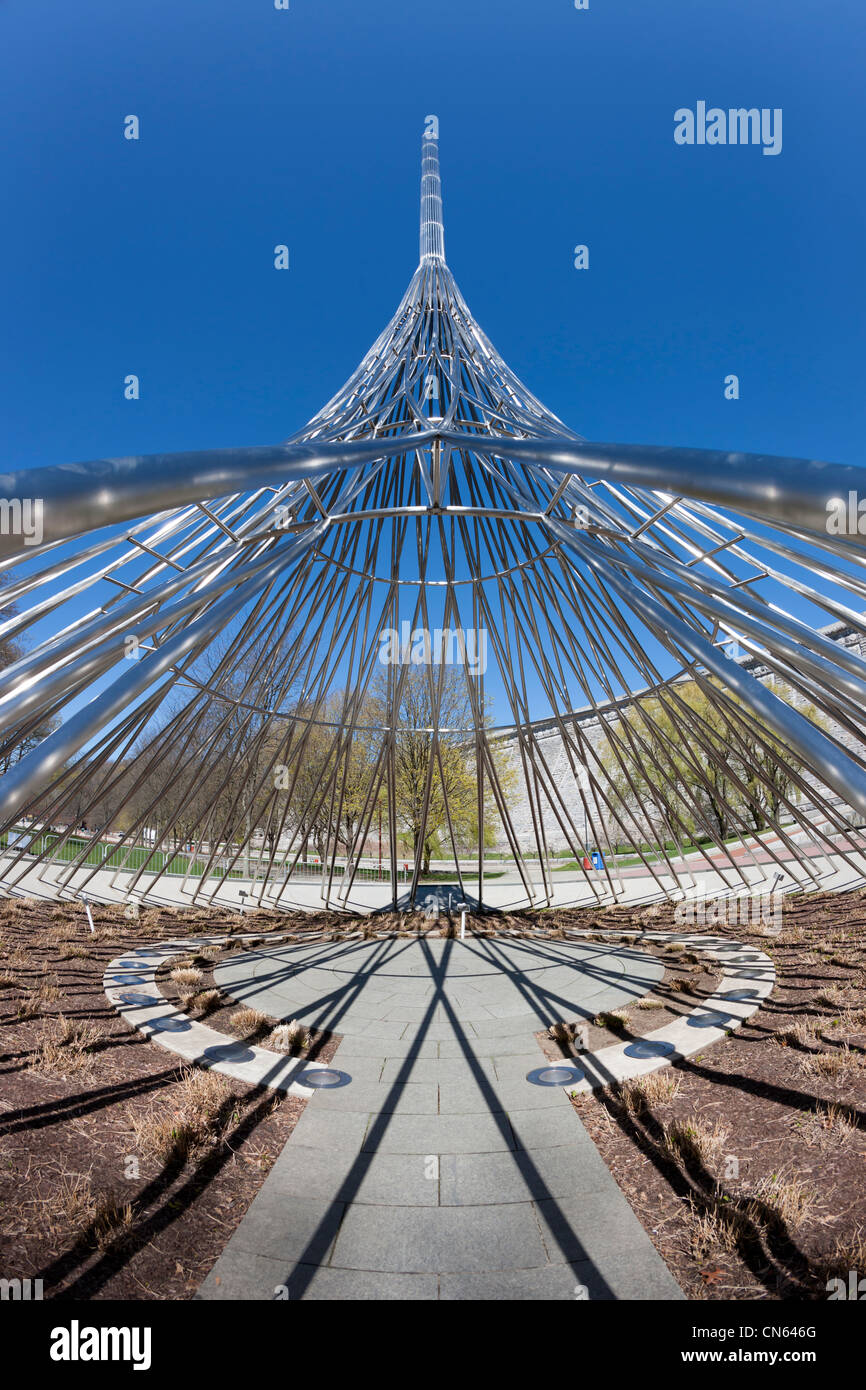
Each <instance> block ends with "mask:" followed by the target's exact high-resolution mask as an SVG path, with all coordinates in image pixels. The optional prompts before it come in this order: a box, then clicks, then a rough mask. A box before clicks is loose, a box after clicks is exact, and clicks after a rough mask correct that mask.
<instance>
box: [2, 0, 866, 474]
mask: <svg viewBox="0 0 866 1390" xmlns="http://www.w3.org/2000/svg"><path fill="white" fill-rule="evenodd" d="M864 25H866V11H864V6H863V4H862V0H838V3H835V4H833V5H832V6H823V7H821V6H818V5H815V4H813V3H806V0H785V2H784V3H783V2H782V0H728V2H727V3H725V4H708V3H696V0H656V3H652V4H650V3H647V0H590V7H589V9H588V10H586V11H577V10H575V9H574V6H573V3H572V0H435V3H433V4H428V3H417V2H415V3H413V2H412V0H364V3H362V4H360V3H358V0H291V8H290V9H289V10H288V11H277V10H275V9H274V8H273V2H272V0H148V3H147V4H122V3H118V0H77V2H76V4H74V5H59V4H55V5H50V6H44V5H37V4H34V3H33V0H4V3H2V5H0V76H2V81H0V102H2V106H3V124H4V127H5V135H4V141H3V145H4V150H3V155H2V162H3V186H4V191H5V194H6V214H5V216H4V219H3V226H2V230H0V240H2V271H3V333H2V342H3V347H2V352H3V357H2V371H0V393H2V418H3V422H4V426H3V437H4V451H3V452H4V458H5V460H6V461H7V466H11V467H13V468H17V467H25V466H38V465H40V464H56V463H61V462H66V461H74V460H77V459H87V458H95V457H100V456H103V455H113V454H128V453H143V452H148V451H156V450H160V451H161V450H171V449H190V448H203V447H206V446H208V445H211V444H225V445H230V444H247V443H249V444H253V443H255V444H262V443H267V442H270V441H272V440H277V439H281V438H284V437H285V436H286V435H288V434H290V433H291V432H293V431H294V430H295V429H297V428H299V427H300V426H301V425H302V424H303V423H304V421H305V420H306V419H307V418H308V417H309V416H310V415H311V414H313V413H314V411H315V410H316V408H317V407H318V406H319V405H321V404H322V402H323V401H324V400H325V399H326V397H327V396H329V395H330V394H331V393H332V391H333V390H335V389H336V387H337V386H338V385H339V384H340V383H341V382H342V380H343V379H344V378H345V377H346V376H347V374H348V373H349V371H350V370H351V368H352V367H353V366H354V365H355V363H356V361H357V360H358V358H359V357H360V356H361V355H362V353H363V352H364V350H365V349H366V347H367V346H368V345H369V343H370V342H371V341H372V339H373V338H374V337H375V335H376V334H377V333H378V331H379V329H380V328H381V327H382V326H383V324H384V323H385V321H386V319H387V317H388V316H389V315H390V313H391V312H392V310H393V308H394V306H395V304H396V301H397V300H398V298H399V296H400V294H401V293H402V290H403V288H404V286H405V283H406V281H407V280H408V278H409V276H410V274H411V272H412V270H413V268H414V266H415V264H416V262H417V218H418V183H419V143H420V134H421V129H422V120H423V117H424V116H425V115H427V114H428V113H431V112H435V113H436V114H438V115H439V117H440V121H441V141H440V147H441V160H442V171H443V182H444V196H445V220H446V248H447V253H448V261H449V264H450V265H451V267H452V269H453V270H454V272H455V274H456V275H457V278H458V281H459V283H460V285H461V287H462V289H463V291H464V293H465V295H466V296H467V298H468V300H469V303H470V305H471V306H472V308H473V311H474V313H475V315H476V316H477V318H478V320H479V322H480V323H481V324H482V326H483V327H484V328H485V329H486V331H487V332H488V334H489V335H490V336H491V338H492V339H493V341H494V343H495V344H496V345H497V347H498V348H499V350H500V351H501V352H502V353H503V355H504V356H505V357H506V359H507V360H508V361H509V362H510V363H511V365H512V366H513V367H514V368H515V370H517V372H518V373H519V374H520V375H521V376H522V377H523V378H524V380H525V381H526V382H527V384H528V385H529V386H530V387H531V388H532V389H533V390H534V391H535V392H536V393H537V394H538V395H540V396H541V398H542V399H543V400H544V401H545V402H546V403H547V404H548V405H550V406H551V408H552V409H553V410H555V411H556V412H557V414H559V415H560V416H561V417H562V418H563V419H564V420H565V421H566V422H567V423H568V424H570V425H571V426H572V427H573V428H576V429H578V430H580V431H581V432H582V433H583V434H585V435H587V436H588V437H590V438H596V439H606V440H625V441H638V442H646V443H655V444H664V443H670V444H694V445H704V446H707V447H715V446H729V447H733V448H742V449H750V450H756V451H764V450H767V451H771V452H777V453H787V454H794V455H799V454H802V455H811V456H817V457H824V458H829V459H832V460H837V461H840V462H848V463H860V462H861V461H862V452H863V451H862V438H863V434H864V423H866V420H864V392H863V365H864V329H863V324H864V275H863V262H862V257H863V244H864V192H863V154H862V139H863V129H864V105H866V98H864V83H863V69H864V57H866V44H864ZM698 100H706V101H707V102H708V104H709V105H714V104H717V105H719V106H721V107H723V108H727V107H730V106H757V107H768V108H775V107H781V108H782V109H783V112H784V123H783V149H782V153H781V154H780V155H778V156H777V157H769V156H764V155H762V153H761V150H760V149H759V148H752V147H749V148H740V147H734V148H731V147H717V148H709V147H704V148H699V147H691V148H688V147H680V146H677V145H676V144H675V143H674V140H673V129H674V120H673V113H674V111H675V110H676V109H677V108H678V107H681V106H692V107H694V105H695V103H696V102H697V101H698ZM130 113H134V114H136V115H138V116H139V118H140V121H141V139H140V140H139V141H138V142H137V143H135V142H130V141H126V140H124V138H123V118H124V117H125V116H126V115H128V114H130ZM278 242H285V243H287V244H288V245H289V247H290V251H291V269H290V271H288V272H287V273H280V272H277V271H275V270H274V269H273V247H274V245H275V244H276V243H278ZM577 243H585V244H587V245H588V246H589V248H590V268H589V270H588V271H576V270H575V269H574V268H573V265H572V260H573V256H572V248H573V247H574V246H575V244H577ZM129 372H134V373H136V374H138V375H139V376H140V378H141V399H140V400H139V401H137V402H128V401H125V400H124V399H123V379H124V377H125V375H126V374H127V373H129ZM730 372H735V373H737V374H738V375H739V378H740V389H741V398H740V400H739V401H726V400H725V399H724V395H723V381H724V377H725V376H726V374H728V373H730Z"/></svg>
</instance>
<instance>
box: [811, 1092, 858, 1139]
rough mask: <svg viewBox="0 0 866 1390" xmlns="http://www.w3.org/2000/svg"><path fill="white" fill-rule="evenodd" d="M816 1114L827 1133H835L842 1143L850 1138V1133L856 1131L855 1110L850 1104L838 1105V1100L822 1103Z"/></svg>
mask: <svg viewBox="0 0 866 1390" xmlns="http://www.w3.org/2000/svg"><path fill="white" fill-rule="evenodd" d="M817 1114H818V1116H819V1117H820V1119H821V1124H822V1126H823V1128H824V1129H825V1130H826V1131H827V1132H828V1134H833V1135H835V1136H836V1138H837V1139H840V1140H842V1142H843V1143H844V1141H845V1140H846V1139H850V1138H851V1136H852V1134H856V1133H857V1130H858V1128H859V1126H858V1124H857V1111H856V1110H854V1109H853V1107H852V1106H850V1105H840V1104H839V1103H838V1101H830V1102H828V1103H827V1104H825V1105H822V1106H821V1107H820V1108H819V1109H818V1111H817Z"/></svg>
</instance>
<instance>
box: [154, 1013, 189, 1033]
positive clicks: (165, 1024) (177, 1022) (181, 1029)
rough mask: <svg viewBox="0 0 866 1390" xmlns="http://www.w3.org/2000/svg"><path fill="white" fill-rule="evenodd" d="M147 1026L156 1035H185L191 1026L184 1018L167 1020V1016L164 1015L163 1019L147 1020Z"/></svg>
mask: <svg viewBox="0 0 866 1390" xmlns="http://www.w3.org/2000/svg"><path fill="white" fill-rule="evenodd" d="M147 1026H148V1028H153V1029H155V1030H156V1032H158V1033H185V1032H186V1031H187V1029H189V1028H191V1027H192V1024H191V1023H190V1022H189V1020H188V1019H186V1018H169V1016H168V1014H165V1015H164V1017H163V1018H149V1019H148V1020H147Z"/></svg>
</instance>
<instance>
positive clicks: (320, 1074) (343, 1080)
mask: <svg viewBox="0 0 866 1390" xmlns="http://www.w3.org/2000/svg"><path fill="white" fill-rule="evenodd" d="M294 1079H295V1081H298V1082H300V1084H301V1085H302V1086H310V1087H313V1088H314V1089H316V1090H326V1089H327V1088H328V1087H331V1086H348V1084H349V1082H350V1081H351V1080H352V1078H351V1076H350V1075H349V1073H348V1072H347V1071H337V1068H336V1067H315V1068H312V1067H310V1068H306V1069H305V1070H304V1071H299V1072H298V1074H297V1076H296V1077H295V1078H294Z"/></svg>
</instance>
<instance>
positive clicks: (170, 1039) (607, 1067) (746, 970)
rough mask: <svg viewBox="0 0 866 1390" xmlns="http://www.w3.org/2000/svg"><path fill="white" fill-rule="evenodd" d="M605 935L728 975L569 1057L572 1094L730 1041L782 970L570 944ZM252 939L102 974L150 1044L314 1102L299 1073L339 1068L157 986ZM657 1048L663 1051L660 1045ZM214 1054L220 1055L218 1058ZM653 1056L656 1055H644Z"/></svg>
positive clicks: (766, 964)
mask: <svg viewBox="0 0 866 1390" xmlns="http://www.w3.org/2000/svg"><path fill="white" fill-rule="evenodd" d="M606 937H616V938H619V940H620V942H621V941H622V938H624V937H628V938H630V941H629V943H628V944H638V943H640V942H641V941H647V942H650V941H656V942H662V943H664V944H666V945H676V946H681V947H682V948H683V949H687V950H693V951H699V952H702V953H705V954H706V955H707V956H708V957H710V958H711V959H712V960H713V961H714V962H715V963H716V964H719V963H721V965H722V974H721V976H720V978H719V980H718V981H717V983H716V988H715V990H714V992H713V994H712V995H710V996H709V997H708V998H707V999H702V1000H701V1001H700V1003H699V1004H696V1005H695V1006H694V1007H693V1008H692V1009H690V1010H689V1012H688V1013H684V1014H683V1015H682V1016H681V1017H680V1018H677V1019H674V1020H673V1022H672V1023H667V1024H665V1025H664V1027H662V1028H657V1029H655V1030H654V1031H653V1032H651V1033H645V1034H643V1035H642V1036H641V1037H639V1038H630V1039H628V1040H626V1041H624V1042H619V1043H612V1044H611V1045H610V1046H609V1047H602V1048H599V1049H598V1050H597V1051H596V1052H579V1053H578V1054H577V1056H576V1057H575V1058H563V1061H562V1065H563V1066H568V1065H571V1066H572V1067H573V1068H574V1069H575V1070H579V1071H583V1072H584V1077H583V1080H582V1081H577V1082H574V1081H572V1082H566V1083H562V1085H563V1089H564V1090H567V1091H569V1093H571V1094H581V1093H584V1092H587V1091H592V1090H596V1089H598V1088H600V1087H602V1086H609V1085H611V1084H612V1083H616V1082H621V1081H631V1080H633V1079H634V1078H635V1077H638V1076H645V1075H646V1074H647V1073H649V1072H652V1071H658V1070H659V1068H661V1067H665V1066H670V1064H671V1063H672V1062H677V1061H682V1060H683V1059H684V1058H686V1057H690V1056H693V1055H694V1053H696V1052H703V1051H706V1049H707V1048H708V1047H710V1046H711V1045H712V1044H713V1043H715V1042H719V1041H720V1040H721V1039H722V1038H724V1037H727V1036H728V1035H729V1034H730V1033H732V1032H733V1031H734V1029H736V1028H739V1027H740V1025H741V1024H742V1023H743V1022H744V1021H745V1020H746V1019H747V1018H749V1017H750V1016H751V1015H752V1014H753V1013H756V1012H757V1010H758V1009H759V1008H760V1007H761V1005H762V1004H763V1002H764V1000H765V999H766V998H768V997H769V995H770V994H772V992H773V990H774V988H775V985H776V969H775V966H774V965H773V962H772V960H771V959H770V957H769V956H768V955H766V953H765V952H764V951H761V950H760V949H759V948H758V947H751V946H750V947H743V946H742V945H740V944H739V943H738V942H735V941H731V940H729V939H727V938H725V937H720V936H708V935H704V934H702V933H696V932H689V931H685V932H664V931H643V930H641V929H640V928H637V927H615V928H614V927H610V928H596V929H595V930H591V929H586V930H578V929H573V930H570V931H569V930H567V931H566V940H571V939H581V938H588V939H593V938H600V939H602V940H603V939H605V938H606ZM288 939H289V938H288V936H287V935H286V934H282V935H280V934H277V935H273V936H271V935H266V936H265V942H267V943H268V944H270V943H272V942H277V941H286V940H288ZM246 940H255V941H257V942H261V941H262V933H261V932H245V933H240V932H238V933H233V934H232V935H231V936H195V937H191V938H188V939H185V940H172V941H167V942H161V943H159V944H158V945H155V946H140V947H134V948H132V949H130V950H127V951H124V952H123V953H122V954H121V955H119V956H117V957H115V959H114V960H113V961H110V962H109V964H108V965H107V966H106V969H105V972H104V974H103V988H104V990H105V994H106V996H107V998H108V1000H109V1002H110V1003H111V1004H112V1005H113V1006H114V1008H115V1009H117V1011H118V1013H119V1014H121V1015H122V1016H123V1018H124V1019H125V1020H126V1022H127V1023H128V1024H129V1025H130V1027H132V1028H136V1029H138V1031H139V1032H141V1033H143V1034H144V1035H145V1037H147V1038H148V1039H149V1040H150V1041H151V1042H155V1043H157V1044H158V1045H159V1046H160V1047H164V1048H166V1049H167V1050H168V1051H169V1052H174V1053H176V1054H177V1055H178V1056H181V1057H183V1058H184V1059H185V1060H186V1061H188V1062H190V1063H193V1064H195V1065H198V1066H203V1067H209V1068H210V1069H211V1070H212V1071H218V1072H222V1073H223V1074H224V1075H226V1076H232V1077H234V1078H235V1079H236V1080H238V1081H245V1082H247V1083H248V1084H249V1085H252V1086H265V1087H270V1088H271V1089H272V1090H277V1091H285V1092H286V1093H287V1094H289V1095H293V1096H302V1097H304V1098H305V1099H309V1097H310V1096H312V1095H314V1094H315V1090H314V1089H313V1088H311V1087H308V1086H304V1085H303V1084H302V1083H301V1082H299V1081H298V1080H296V1077H297V1075H298V1074H299V1073H300V1072H302V1071H305V1070H314V1069H319V1068H327V1069H329V1070H334V1068H333V1067H330V1064H329V1063H326V1062H312V1061H305V1060H304V1058H302V1057H290V1056H288V1055H287V1054H283V1053H275V1052H271V1051H270V1050H269V1049H267V1048H263V1047H258V1046H256V1045H255V1044H252V1043H250V1044H243V1043H240V1044H238V1043H236V1042H235V1040H233V1039H231V1038H230V1037H229V1036H228V1035H227V1034H226V1033H220V1032H218V1031H217V1030H216V1029H215V1028H209V1027H208V1025H207V1024H205V1023H200V1022H199V1021H198V1020H197V1019H193V1018H190V1017H189V1015H187V1014H185V1013H183V1012H182V1011H181V1010H180V1009H176V1008H175V1007H174V1006H173V1005H170V1009H171V1012H170V1013H166V1004H168V1003H169V1001H168V1000H167V998H166V996H165V995H164V994H163V992H162V990H161V989H160V987H159V985H158V984H157V982H156V972H157V970H158V969H159V967H160V965H162V964H163V962H164V961H165V960H166V959H167V958H168V957H170V956H173V955H188V954H189V952H190V951H191V950H198V949H199V948H200V947H202V946H211V945H213V946H215V945H222V944H223V943H224V942H226V941H230V942H236V941H238V942H239V941H246ZM744 952H747V953H748V956H747V958H744ZM131 956H135V957H136V973H137V974H138V975H140V976H141V977H142V983H146V984H147V985H148V986H149V987H150V988H151V989H152V990H153V991H154V992H155V994H156V995H157V996H158V1001H157V1002H155V1003H154V1004H152V1005H149V1006H146V1007H145V1006H140V1005H135V1004H130V1003H129V1002H128V999H129V997H130V995H129V989H128V986H123V985H122V984H119V983H118V982H117V976H118V974H119V973H123V967H122V965H121V962H128V960H129V958H130V957H131ZM127 968H128V966H127ZM744 980H748V982H749V988H748V989H747V990H746V989H743V988H742V984H743V981H744ZM744 995H748V998H744V997H743V996H744ZM718 1019H724V1020H725V1022H724V1023H720V1022H718V1021H717V1020H718ZM233 1043H234V1045H235V1046H243V1047H247V1046H248V1048H249V1051H250V1052H251V1053H252V1057H251V1058H250V1059H249V1060H246V1061H231V1060H229V1059H228V1058H226V1056H225V1053H224V1052H223V1051H222V1049H225V1048H226V1047H227V1046H228V1045H230V1044H233ZM640 1044H644V1045H647V1044H649V1045H650V1047H649V1048H647V1047H646V1046H644V1047H643V1048H641V1047H640V1046H639V1045H640ZM654 1044H658V1045H659V1046H658V1047H656V1046H653V1045H654ZM210 1049H217V1050H216V1051H215V1052H211V1051H209V1050H210ZM629 1049H634V1050H633V1051H630V1050H629ZM647 1050H649V1051H650V1052H651V1054H652V1055H650V1056H646V1055H643V1054H644V1053H645V1051H647ZM636 1053H637V1054H638V1055H636ZM552 1065H554V1064H553V1063H550V1062H548V1063H547V1066H546V1067H542V1068H540V1070H547V1069H548V1067H550V1066H552ZM557 1065H558V1064H557ZM554 1084H557V1083H554Z"/></svg>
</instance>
